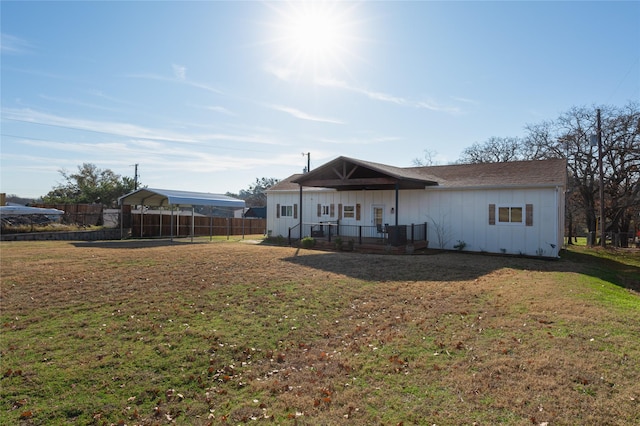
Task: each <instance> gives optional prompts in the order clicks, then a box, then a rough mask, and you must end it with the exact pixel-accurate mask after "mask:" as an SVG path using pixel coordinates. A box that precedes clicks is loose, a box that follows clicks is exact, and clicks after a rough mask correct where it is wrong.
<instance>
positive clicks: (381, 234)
mask: <svg viewBox="0 0 640 426" xmlns="http://www.w3.org/2000/svg"><path fill="white" fill-rule="evenodd" d="M292 183H295V184H298V186H299V193H300V195H299V205H300V210H301V211H300V214H299V215H298V217H299V222H298V224H297V225H295V226H293V227H291V228H289V234H288V238H289V243H290V244H293V243H295V242H296V241H297V240H299V239H302V238H304V237H306V236H310V237H313V238H315V239H316V240H320V241H327V242H329V243H331V242H332V240H333V239H335V238H339V241H349V242H352V243H351V244H354V245H355V244H357V245H359V246H362V245H376V246H383V247H385V246H390V247H402V246H413V247H415V246H416V245H420V246H424V247H426V246H427V241H428V238H427V223H426V222H424V223H409V222H410V221H409V220H406V221H405V222H404V223H403V220H402V219H403V217H405V218H409V217H410V215H409V214H408V212H405V206H403V205H401V204H400V203H399V194H400V191H402V190H416V189H424V188H425V187H427V186H436V185H438V182H437V181H436V179H435V178H434V177H432V176H427V175H425V174H424V173H421V172H420V171H419V170H416V169H403V168H398V167H393V166H387V165H384V164H378V163H372V162H368V161H362V160H357V159H352V158H347V157H338V158H336V159H335V160H333V161H331V162H329V163H326V164H324V165H323V166H321V167H319V168H317V169H315V170H313V171H310V172H307V173H305V174H303V175H300V176H298V177H297V178H296V179H294V180H292ZM303 187H306V188H309V187H311V188H328V189H333V190H335V191H338V192H339V193H346V192H347V191H351V192H354V191H367V192H370V191H374V192H377V191H386V192H388V191H389V190H392V191H393V193H394V194H395V198H394V200H393V201H392V206H391V208H390V211H391V215H392V217H390V218H389V219H391V220H389V222H390V223H386V221H385V217H384V214H383V213H380V214H376V206H375V204H372V205H369V204H365V205H363V206H362V207H363V208H364V209H370V208H371V209H372V210H373V211H374V213H373V214H372V216H371V218H370V219H368V220H366V221H362V222H364V223H362V222H360V223H357V224H354V223H353V220H351V221H350V222H349V221H346V222H348V223H343V222H342V221H341V220H340V216H339V217H338V220H332V221H324V222H322V221H318V222H305V221H304V220H303V217H306V218H307V220H308V218H309V215H308V214H307V215H306V216H305V215H304V214H303V211H309V210H310V209H313V208H314V207H315V206H313V205H309V204H307V205H304V202H303V200H304V197H303ZM357 207H358V208H360V206H357ZM317 208H318V209H320V206H319V205H318V206H317ZM308 209H309V210H308ZM332 215H333V213H332ZM318 216H320V210H318ZM352 217H353V216H352ZM356 217H357V215H356ZM358 221H360V220H359V219H358Z"/></svg>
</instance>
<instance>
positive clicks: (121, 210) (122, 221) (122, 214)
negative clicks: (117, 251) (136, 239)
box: [120, 203, 124, 240]
mask: <svg viewBox="0 0 640 426" xmlns="http://www.w3.org/2000/svg"><path fill="white" fill-rule="evenodd" d="M120 239H121V240H123V239H124V203H121V204H120Z"/></svg>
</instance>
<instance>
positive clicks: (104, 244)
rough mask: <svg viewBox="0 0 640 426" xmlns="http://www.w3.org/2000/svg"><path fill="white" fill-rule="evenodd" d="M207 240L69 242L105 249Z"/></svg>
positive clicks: (174, 244) (80, 245) (79, 245)
mask: <svg viewBox="0 0 640 426" xmlns="http://www.w3.org/2000/svg"><path fill="white" fill-rule="evenodd" d="M208 243H209V241H193V242H191V239H190V238H174V239H173V241H172V240H171V239H164V238H162V239H153V240H137V239H132V240H110V241H74V242H72V243H71V244H72V245H74V246H75V247H81V248H105V249H141V248H150V247H167V246H179V245H184V244H208Z"/></svg>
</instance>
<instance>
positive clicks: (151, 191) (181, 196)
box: [118, 188, 245, 208]
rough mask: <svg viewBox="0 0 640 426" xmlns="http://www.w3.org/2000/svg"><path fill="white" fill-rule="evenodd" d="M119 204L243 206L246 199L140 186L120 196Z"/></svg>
mask: <svg viewBox="0 0 640 426" xmlns="http://www.w3.org/2000/svg"><path fill="white" fill-rule="evenodd" d="M118 204H120V205H124V204H131V205H144V206H150V207H169V206H181V207H187V206H216V207H233V208H243V207H244V206H245V203H244V200H239V199H237V198H233V197H229V196H228V195H222V194H212V193H210V192H190V191H176V190H171V189H156V188H140V189H138V190H136V191H133V192H130V193H128V194H126V195H123V196H122V197H120V198H118Z"/></svg>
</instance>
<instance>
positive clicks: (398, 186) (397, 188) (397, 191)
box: [396, 181, 400, 226]
mask: <svg viewBox="0 0 640 426" xmlns="http://www.w3.org/2000/svg"><path fill="white" fill-rule="evenodd" d="M399 192H400V182H398V181H397V182H396V226H398V213H399V212H398V193H399Z"/></svg>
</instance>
